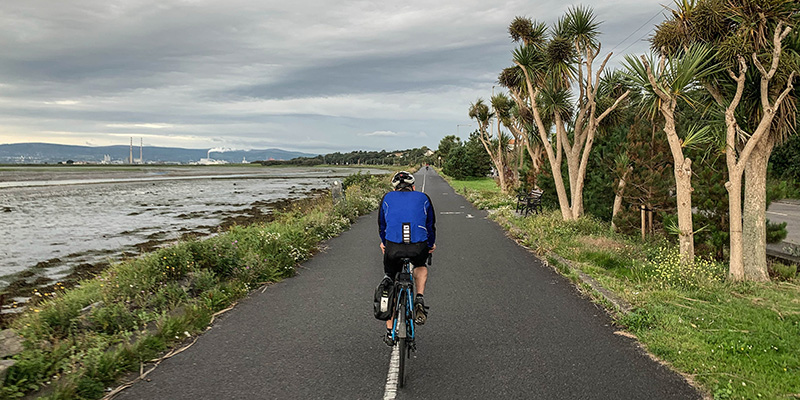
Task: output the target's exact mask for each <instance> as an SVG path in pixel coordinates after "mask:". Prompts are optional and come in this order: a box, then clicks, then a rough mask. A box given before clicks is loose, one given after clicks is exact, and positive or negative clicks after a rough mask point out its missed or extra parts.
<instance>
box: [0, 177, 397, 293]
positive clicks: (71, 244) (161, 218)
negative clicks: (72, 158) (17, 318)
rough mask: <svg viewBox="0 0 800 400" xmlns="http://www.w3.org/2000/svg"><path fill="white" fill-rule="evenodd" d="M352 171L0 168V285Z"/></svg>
mask: <svg viewBox="0 0 800 400" xmlns="http://www.w3.org/2000/svg"><path fill="white" fill-rule="evenodd" d="M367 171H370V170H367ZM355 172H356V170H354V169H351V168H335V169H331V168H264V167H241V168H231V167H227V168H219V167H218V168H216V169H215V168H209V167H197V168H195V169H192V168H188V167H180V168H156V167H149V168H130V169H128V170H125V169H120V168H106V169H104V168H97V169H91V168H78V169H72V170H66V169H53V168H52V167H51V168H50V169H49V170H46V169H43V168H37V167H28V168H27V169H26V168H23V167H16V168H13V170H9V169H2V170H0V226H2V235H0V256H1V257H2V261H0V288H2V287H4V286H5V285H7V284H8V283H9V282H11V281H13V280H14V279H18V278H19V275H20V274H19V273H21V272H23V271H26V273H25V274H24V275H25V276H26V277H28V278H30V279H33V278H35V277H41V276H43V277H46V278H49V279H59V278H61V277H63V276H65V275H66V274H68V273H69V272H70V270H72V268H73V267H75V266H76V265H79V264H83V263H97V262H103V261H109V262H113V261H116V260H118V259H119V258H120V257H122V256H123V255H124V254H130V253H134V254H136V253H138V252H139V250H138V248H137V247H135V246H134V245H137V244H141V243H145V242H150V241H165V240H166V241H169V240H174V239H177V238H179V237H180V236H181V235H183V234H185V233H187V232H197V233H199V234H201V235H205V234H209V233H213V232H216V230H217V227H218V226H219V225H220V224H221V223H223V221H225V220H226V219H228V218H233V217H236V216H247V215H252V214H254V213H258V212H261V213H264V214H267V213H269V212H270V211H271V207H270V204H269V203H272V202H275V201H279V200H286V199H297V198H301V197H306V196H308V195H310V194H311V193H312V192H313V191H315V190H319V189H327V188H329V187H330V185H331V184H332V183H333V181H335V180H341V179H342V177H345V176H347V175H349V174H352V173H355ZM370 172H372V173H385V171H380V170H372V171H370ZM26 178H28V179H26ZM37 264H38V267H37ZM32 271H33V273H31V272H32Z"/></svg>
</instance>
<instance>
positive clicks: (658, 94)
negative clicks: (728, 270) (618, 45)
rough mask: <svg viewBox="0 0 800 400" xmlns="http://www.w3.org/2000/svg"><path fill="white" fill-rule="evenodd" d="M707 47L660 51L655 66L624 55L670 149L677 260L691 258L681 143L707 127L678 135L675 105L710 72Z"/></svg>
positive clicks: (687, 174)
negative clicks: (673, 54) (669, 53)
mask: <svg viewBox="0 0 800 400" xmlns="http://www.w3.org/2000/svg"><path fill="white" fill-rule="evenodd" d="M710 54H711V50H710V49H709V48H708V47H702V46H693V47H690V48H689V49H687V50H686V51H685V52H683V53H682V54H681V55H680V56H676V57H670V58H668V57H667V56H666V55H663V54H662V55H661V57H660V59H659V61H658V65H656V69H655V70H654V69H653V64H654V61H653V60H652V59H650V60H648V59H647V58H646V57H645V56H641V57H640V58H636V57H633V56H626V57H625V63H626V66H627V68H628V76H629V77H630V79H631V80H632V81H633V82H635V83H636V84H638V86H639V87H640V90H642V91H644V92H645V93H648V94H649V96H645V97H644V103H643V104H642V106H643V108H646V109H652V108H654V107H655V108H657V109H658V111H659V112H660V113H661V116H662V117H663V120H664V128H663V130H664V133H665V134H666V135H667V142H668V143H669V148H670V150H671V151H672V158H673V160H674V163H673V171H674V175H675V186H676V189H675V192H676V198H677V202H678V204H677V206H678V240H679V244H680V256H681V262H683V263H691V262H692V261H694V230H693V226H692V190H693V189H692V160H691V159H690V158H688V157H686V156H685V155H684V153H683V149H684V147H687V146H689V145H692V144H694V143H696V142H697V141H699V140H701V139H707V137H708V136H707V134H708V130H702V131H701V130H698V131H694V132H689V133H687V134H684V135H679V134H678V130H677V127H676V123H675V109H676V108H677V106H678V103H679V102H687V103H691V102H692V100H691V98H690V97H689V96H688V94H689V92H690V91H691V90H692V89H693V87H694V85H695V84H696V82H697V79H700V78H702V77H703V76H706V75H708V74H710V73H712V72H713V70H712V69H711V68H709V64H710V61H711V57H710Z"/></svg>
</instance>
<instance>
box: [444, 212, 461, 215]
mask: <svg viewBox="0 0 800 400" xmlns="http://www.w3.org/2000/svg"><path fill="white" fill-rule="evenodd" d="M463 213H464V212H463V211H440V212H439V214H442V215H458V214H463Z"/></svg>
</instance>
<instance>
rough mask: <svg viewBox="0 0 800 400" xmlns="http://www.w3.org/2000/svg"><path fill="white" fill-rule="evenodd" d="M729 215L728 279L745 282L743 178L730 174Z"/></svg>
mask: <svg viewBox="0 0 800 400" xmlns="http://www.w3.org/2000/svg"><path fill="white" fill-rule="evenodd" d="M725 187H726V188H727V189H728V215H729V218H730V219H729V221H728V223H729V224H730V234H731V239H730V247H731V249H730V252H731V255H730V257H731V258H730V267H729V269H728V277H730V279H732V280H734V281H741V280H744V260H743V258H742V176H741V173H739V174H737V173H730V174H729V177H728V183H726V184H725Z"/></svg>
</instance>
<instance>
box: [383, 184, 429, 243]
mask: <svg viewBox="0 0 800 400" xmlns="http://www.w3.org/2000/svg"><path fill="white" fill-rule="evenodd" d="M404 225H405V226H406V230H405V235H406V236H405V237H404V229H403V227H404ZM378 233H379V234H380V236H381V242H383V244H386V241H387V240H388V241H390V242H394V243H419V242H427V244H428V247H433V244H434V243H436V214H435V213H434V211H433V203H431V199H430V197H428V195H427V194H425V193H422V192H411V191H394V192H389V193H386V194H385V195H384V196H383V199H382V200H381V209H380V212H379V213H378ZM404 239H407V240H404Z"/></svg>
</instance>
